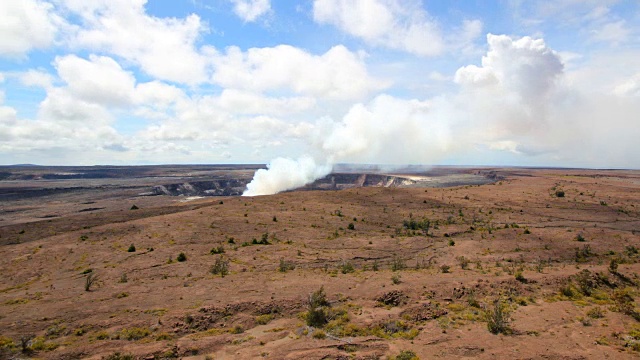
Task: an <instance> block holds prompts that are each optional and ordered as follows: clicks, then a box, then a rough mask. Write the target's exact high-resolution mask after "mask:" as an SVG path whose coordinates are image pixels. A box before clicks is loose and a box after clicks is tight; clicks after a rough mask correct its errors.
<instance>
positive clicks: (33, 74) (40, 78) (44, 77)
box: [20, 69, 53, 89]
mask: <svg viewBox="0 0 640 360" xmlns="http://www.w3.org/2000/svg"><path fill="white" fill-rule="evenodd" d="M20 82H21V83H22V84H24V85H26V86H35V87H41V88H44V89H48V88H51V87H52V86H53V76H51V74H49V73H48V72H45V71H43V70H35V69H30V70H27V71H26V72H24V73H22V74H20Z"/></svg>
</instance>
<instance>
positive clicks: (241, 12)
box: [229, 0, 271, 22]
mask: <svg viewBox="0 0 640 360" xmlns="http://www.w3.org/2000/svg"><path fill="white" fill-rule="evenodd" d="M229 1H231V2H232V3H233V11H234V12H235V13H236V15H238V16H239V17H240V18H241V19H242V20H244V21H245V22H253V21H256V20H257V19H258V18H259V17H261V16H263V15H265V14H267V13H269V11H270V10H271V1H270V0H229Z"/></svg>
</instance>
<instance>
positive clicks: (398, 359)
mask: <svg viewBox="0 0 640 360" xmlns="http://www.w3.org/2000/svg"><path fill="white" fill-rule="evenodd" d="M391 360H420V358H419V357H418V355H416V353H414V352H413V351H411V350H402V351H400V353H399V354H398V355H396V356H392V357H391Z"/></svg>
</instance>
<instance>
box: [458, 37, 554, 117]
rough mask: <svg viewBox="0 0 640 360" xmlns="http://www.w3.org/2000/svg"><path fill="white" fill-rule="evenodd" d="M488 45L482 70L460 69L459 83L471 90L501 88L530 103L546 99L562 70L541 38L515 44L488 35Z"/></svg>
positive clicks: (510, 40)
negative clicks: (474, 88) (481, 87)
mask: <svg viewBox="0 0 640 360" xmlns="http://www.w3.org/2000/svg"><path fill="white" fill-rule="evenodd" d="M487 43H488V44H489V52H488V53H487V55H486V56H483V57H482V67H477V66H475V65H469V66H466V67H462V68H460V69H459V70H458V71H457V72H456V77H455V80H456V82H457V83H459V84H461V85H463V86H472V87H477V86H489V85H498V86H500V87H502V88H503V89H504V91H505V92H507V93H509V94H514V95H517V96H520V97H521V98H522V99H524V100H526V101H528V102H530V101H532V100H540V99H544V98H545V97H546V96H547V95H548V94H549V92H550V90H551V89H552V88H553V85H554V83H555V81H556V79H557V77H558V76H559V75H560V74H561V73H562V71H563V64H562V62H561V61H560V57H559V56H558V54H556V53H555V52H554V51H552V50H551V49H550V48H548V47H547V46H546V44H545V43H544V41H543V40H542V39H532V38H530V37H528V36H525V37H523V38H521V39H519V40H515V41H514V40H513V39H512V38H510V37H508V36H506V35H492V34H489V35H487ZM536 105H538V101H536Z"/></svg>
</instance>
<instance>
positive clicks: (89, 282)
mask: <svg viewBox="0 0 640 360" xmlns="http://www.w3.org/2000/svg"><path fill="white" fill-rule="evenodd" d="M97 281H98V275H97V274H96V273H94V272H90V273H89V274H87V276H86V277H85V278H84V291H91V287H92V286H93V284H95V283H96V282H97Z"/></svg>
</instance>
